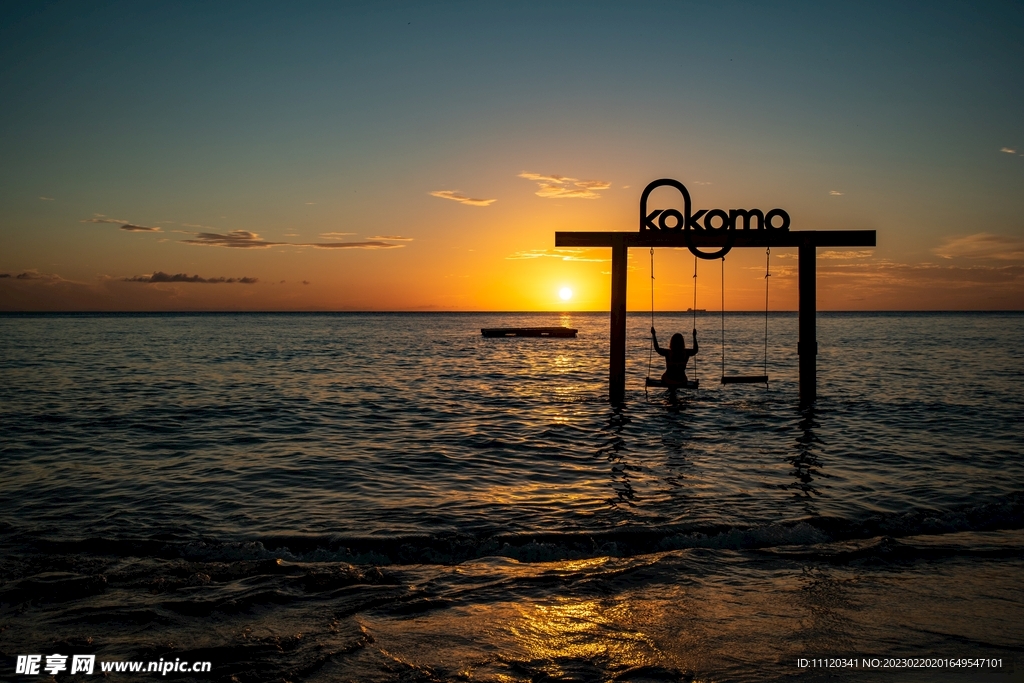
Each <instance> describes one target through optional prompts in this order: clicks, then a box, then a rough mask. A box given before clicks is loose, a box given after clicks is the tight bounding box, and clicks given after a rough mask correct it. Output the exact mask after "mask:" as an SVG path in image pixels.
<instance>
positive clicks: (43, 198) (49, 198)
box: [40, 197, 56, 202]
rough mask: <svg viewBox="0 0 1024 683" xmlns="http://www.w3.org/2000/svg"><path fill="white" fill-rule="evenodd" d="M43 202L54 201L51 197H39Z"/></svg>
mask: <svg viewBox="0 0 1024 683" xmlns="http://www.w3.org/2000/svg"><path fill="white" fill-rule="evenodd" d="M40 199H42V200H43V201H44V202H52V201H56V200H55V199H54V198H53V197H40Z"/></svg>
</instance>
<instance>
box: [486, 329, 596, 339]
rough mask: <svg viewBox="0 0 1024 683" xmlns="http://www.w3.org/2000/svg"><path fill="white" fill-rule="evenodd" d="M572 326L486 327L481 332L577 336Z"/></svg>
mask: <svg viewBox="0 0 1024 683" xmlns="http://www.w3.org/2000/svg"><path fill="white" fill-rule="evenodd" d="M576 332H578V330H576V329H575V328H572V327H485V328H483V329H481V330H480V333H481V334H482V335H484V336H485V337H563V338H564V337H575V336H576Z"/></svg>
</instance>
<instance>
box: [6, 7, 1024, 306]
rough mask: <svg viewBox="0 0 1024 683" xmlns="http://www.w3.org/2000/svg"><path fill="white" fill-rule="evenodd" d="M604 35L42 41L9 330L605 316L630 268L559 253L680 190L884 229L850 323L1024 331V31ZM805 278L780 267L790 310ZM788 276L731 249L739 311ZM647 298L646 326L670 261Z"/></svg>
mask: <svg viewBox="0 0 1024 683" xmlns="http://www.w3.org/2000/svg"><path fill="white" fill-rule="evenodd" d="M318 7H319V6H318ZM574 8H575V9H574ZM243 9H244V8H243V7H236V8H235V9H234V11H241V10H243ZM579 9H580V8H579V7H577V6H575V5H571V4H569V5H565V6H564V7H561V8H557V9H554V10H552V9H550V8H548V9H544V8H543V7H541V6H539V5H538V6H536V7H533V6H531V5H529V4H526V5H522V6H521V7H520V8H519V9H516V10H514V9H511V8H509V7H502V6H489V7H487V8H478V11H477V12H475V13H459V12H457V11H456V10H455V9H454V8H447V9H436V8H435V9H434V10H426V9H424V8H419V7H417V6H415V5H404V4H397V5H389V6H387V8H373V7H363V8H327V7H322V8H320V9H319V10H318V11H316V12H312V13H304V14H300V13H297V12H296V13H288V12H287V11H286V10H283V9H281V10H274V9H266V8H263V9H260V10H258V11H257V10H253V11H251V12H244V11H243V12H241V13H240V14H237V15H231V11H229V10H228V9H225V8H211V9H197V8H190V9H170V8H161V9H159V10H157V9H152V10H147V11H140V12H139V13H138V14H136V15H133V16H131V17H119V18H117V19H116V21H115V19H114V18H113V17H109V16H105V14H104V12H105V11H103V10H100V11H97V12H85V11H84V10H83V9H82V8H75V7H74V6H65V5H55V6H54V7H52V8H49V9H46V10H40V11H38V12H26V13H25V14H24V15H18V16H13V17H12V18H11V20H10V21H9V22H7V24H5V26H4V28H3V29H2V31H3V35H2V36H0V38H3V39H4V40H0V46H2V47H0V60H2V63H3V64H5V65H7V67H6V68H5V69H4V70H3V71H0V88H2V91H3V92H5V93H8V94H9V95H10V97H9V98H7V99H8V102H9V103H11V104H10V106H7V107H5V108H4V111H3V112H0V130H2V134H0V140H3V142H2V145H0V159H2V161H0V310H5V311H18V310H560V309H572V310H607V308H608V305H609V289H610V278H609V275H608V270H609V263H608V262H607V259H608V258H609V256H610V254H609V251H608V250H600V249H598V250H590V251H578V250H555V249H554V232H555V231H556V230H636V229H637V225H636V223H637V219H636V216H637V204H638V200H639V194H640V191H641V189H642V188H643V187H644V186H645V185H646V184H647V183H648V182H650V181H651V180H653V179H655V178H660V177H672V178H678V179H679V180H681V181H683V182H684V183H686V185H687V186H688V187H689V189H690V192H691V194H692V195H693V198H694V204H695V207H696V208H714V207H726V208H729V207H748V208H750V207H762V208H765V209H768V208H773V207H782V208H785V209H786V210H788V212H789V213H790V215H791V216H792V220H793V224H792V229H794V230H800V229H819V230H820V229H840V228H842V229H871V230H877V231H878V247H877V248H876V249H870V250H856V249H848V250H831V251H829V250H819V261H818V274H819V288H818V307H819V309H821V310H894V309H1020V308H1022V307H1024V222H1022V221H1021V218H1020V217H1021V215H1022V214H1024V191H1022V190H1024V188H1022V180H1024V137H1022V135H1024V132H1022V130H1021V127H1020V116H1019V114H1020V111H1021V110H1022V107H1021V104H1022V102H1021V99H1022V95H1021V94H1020V93H1021V92H1024V88H1021V87H1020V86H1021V85H1024V84H1022V83H1021V82H1020V81H1021V80H1022V78H1024V77H1022V76H1021V74H1024V69H1021V68H1020V67H1021V65H1022V63H1024V59H1022V55H1024V52H1022V48H1021V44H1020V42H1019V40H1017V38H1016V33H1015V32H1014V29H1013V26H1015V25H1016V24H1015V23H1014V22H1016V21H1017V20H1018V19H1019V17H1017V15H1015V14H1014V15H1012V16H1001V15H999V14H998V12H996V11H995V10H991V11H990V13H989V14H985V13H984V12H983V11H981V10H977V9H970V8H957V9H955V11H954V10H953V9H948V8H947V10H946V11H943V12H935V13H932V14H929V13H927V12H924V13H920V12H905V13H901V12H904V11H903V10H900V9H892V10H882V9H879V12H882V13H884V12H890V15H886V17H882V18H885V19H886V21H881V20H879V21H868V20H867V19H866V18H865V17H862V16H860V15H858V14H856V13H852V14H847V13H846V10H843V9H841V8H837V9H830V10H817V11H814V12H812V11H809V10H808V11H805V12H797V13H794V14H790V15H785V16H783V15H782V14H780V13H765V12H764V11H763V10H759V9H754V8H750V7H746V6H739V5H737V6H733V5H722V6H721V7H718V8H702V9H694V8H689V9H688V10H686V11H683V10H681V9H680V8H679V6H677V5H675V4H671V3H669V4H664V3H649V4H648V5H644V6H642V7H641V8H639V9H637V8H632V9H630V8H627V7H626V6H621V7H620V6H616V5H601V6H595V7H593V8H590V11H588V12H586V13H583V14H580V13H579V12H578V11H577V10H579ZM640 9H643V10H644V11H640ZM957 12H959V13H960V14H957ZM222 15H223V16H222ZM228 15H231V16H228ZM652 16H654V17H656V18H657V19H658V21H657V22H653V23H652V21H651V17H652ZM876 18H878V17H876ZM229 19H230V21H229ZM222 20H223V21H222ZM684 25H685V26H687V31H688V35H689V36H691V39H689V40H687V41H679V40H677V39H676V37H677V35H678V31H677V29H678V28H679V27H681V26H684ZM723 25H728V26H731V27H733V28H734V29H735V30H733V31H729V32H725V33H721V32H716V31H715V30H714V29H715V27H720V26H723ZM227 26H230V30H229V29H228V28H227ZM128 29H131V30H128ZM179 35H184V36H186V37H187V38H188V41H178V40H176V39H175V40H171V38H172V37H174V36H179ZM952 35H955V36H956V40H955V41H952V40H949V38H950V36H952ZM716 36H717V37H716ZM896 36H899V40H895V37H896ZM154 43H159V44H165V45H166V46H167V47H166V49H165V50H164V51H161V52H160V53H159V54H156V53H154V52H153V51H151V50H148V49H146V46H148V45H151V44H154ZM186 43H187V44H188V45H191V46H192V47H191V48H188V47H186ZM965 64H969V65H970V68H967V67H965V66H964V65H965ZM950 92H957V93H958V96H957V97H952V98H951V97H950V96H949V93H950ZM795 265H796V260H795V253H794V250H788V251H787V250H778V251H777V253H774V254H773V264H772V271H773V278H772V280H771V284H772V296H771V307H772V308H773V309H785V310H792V309H795V307H796V286H795V285H796V283H795ZM700 266H701V268H700V277H699V279H698V281H699V289H698V292H697V297H698V307H699V308H708V309H717V308H718V306H719V301H720V296H721V289H720V287H721V283H720V279H719V278H720V271H719V269H718V268H719V266H718V264H717V263H711V262H702V263H701V264H700ZM656 269H657V280H656V283H657V288H656V296H655V301H656V306H657V308H658V309H660V310H670V309H676V310H678V309H686V308H687V307H689V306H690V305H692V300H693V299H692V297H693V290H692V277H691V276H692V270H693V259H692V257H691V256H689V254H688V253H686V252H685V251H682V250H680V251H670V250H662V251H660V252H659V253H658V254H657V256H656ZM763 276H764V253H763V252H759V251H758V250H746V251H745V252H742V253H741V252H740V250H737V251H734V252H733V253H732V254H730V256H729V258H728V259H727V264H726V285H727V291H726V307H727V308H728V309H733V310H751V309H754V310H756V309H759V308H761V307H762V306H763V297H764V290H763V282H764V280H763ZM629 278H630V280H629V301H628V304H629V307H630V309H631V310H647V309H648V308H649V307H650V279H649V278H650V263H649V255H648V253H647V252H646V251H645V250H633V253H631V261H630V274H629ZM563 287H568V288H570V289H571V290H572V291H573V297H572V299H570V300H569V301H568V302H563V301H562V300H561V299H560V298H559V296H558V292H559V290H560V289H562V288H563Z"/></svg>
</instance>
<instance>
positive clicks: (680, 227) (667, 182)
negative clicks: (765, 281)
mask: <svg viewBox="0 0 1024 683" xmlns="http://www.w3.org/2000/svg"><path fill="white" fill-rule="evenodd" d="M664 186H668V187H674V188H676V189H677V190H679V194H681V195H682V197H683V210H682V212H680V211H679V210H678V209H655V210H654V211H650V212H648V210H647V198H648V197H649V196H650V194H651V192H652V191H653V190H655V189H657V188H659V187H664ZM691 206H692V205H691V203H690V193H689V192H688V191H687V190H686V186H685V185H683V184H682V183H681V182H679V181H678V180H672V179H671V178H662V179H660V180H655V181H654V182H653V183H651V184H650V185H648V186H647V187H645V188H644V192H643V194H642V195H640V232H647V231H648V230H652V231H654V232H667V233H672V232H680V231H682V233H683V236H684V237H685V239H686V246H687V247H688V248H689V250H690V252H692V253H693V255H694V256H696V257H698V258H703V259H716V258H721V257H723V256H725V255H726V254H728V253H729V250H730V249H732V245H733V243H734V242H735V241H736V230H737V229H742V230H779V231H786V230H789V214H788V213H786V212H785V211H783V210H782V209H772V210H771V211H769V212H768V213H765V212H763V211H761V209H729V210H728V211H726V210H725V209H711V210H708V209H701V210H700V211H697V212H696V213H694V212H693V211H692V208H691ZM741 224H742V227H741ZM691 230H696V231H699V232H703V231H709V232H714V233H725V235H726V242H725V246H723V247H722V248H721V249H719V250H718V251H715V252H711V253H708V252H703V251H700V250H699V249H697V247H696V246H694V244H693V238H692V233H691V232H690V231H691Z"/></svg>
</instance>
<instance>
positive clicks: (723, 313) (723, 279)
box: [722, 256, 725, 377]
mask: <svg viewBox="0 0 1024 683" xmlns="http://www.w3.org/2000/svg"><path fill="white" fill-rule="evenodd" d="M722 377H725V257H724V256H723V257H722Z"/></svg>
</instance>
